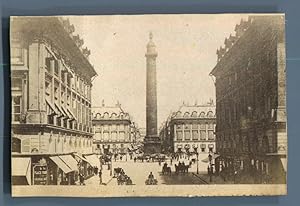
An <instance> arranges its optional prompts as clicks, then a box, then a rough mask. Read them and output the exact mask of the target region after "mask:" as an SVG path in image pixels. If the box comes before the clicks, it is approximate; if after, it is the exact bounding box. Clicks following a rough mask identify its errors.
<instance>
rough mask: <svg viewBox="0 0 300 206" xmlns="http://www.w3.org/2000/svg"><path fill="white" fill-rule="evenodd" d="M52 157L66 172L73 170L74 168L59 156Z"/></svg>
mask: <svg viewBox="0 0 300 206" xmlns="http://www.w3.org/2000/svg"><path fill="white" fill-rule="evenodd" d="M50 159H51V160H52V161H53V162H54V163H55V164H56V165H57V166H58V167H59V168H60V169H61V170H62V171H63V172H64V173H65V174H67V173H69V172H72V171H73V170H72V169H71V168H70V167H69V166H68V165H67V164H66V163H65V162H64V161H63V160H62V159H61V158H59V156H53V157H50Z"/></svg>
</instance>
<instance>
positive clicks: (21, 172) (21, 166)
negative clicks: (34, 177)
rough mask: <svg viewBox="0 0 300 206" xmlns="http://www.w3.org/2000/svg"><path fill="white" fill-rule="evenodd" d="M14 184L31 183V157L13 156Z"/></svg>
mask: <svg viewBox="0 0 300 206" xmlns="http://www.w3.org/2000/svg"><path fill="white" fill-rule="evenodd" d="M11 166H12V184H13V185H31V159H30V157H12V162H11Z"/></svg>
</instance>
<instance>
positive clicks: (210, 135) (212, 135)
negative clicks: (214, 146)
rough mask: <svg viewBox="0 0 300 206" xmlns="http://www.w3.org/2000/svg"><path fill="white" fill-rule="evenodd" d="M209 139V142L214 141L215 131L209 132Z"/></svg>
mask: <svg viewBox="0 0 300 206" xmlns="http://www.w3.org/2000/svg"><path fill="white" fill-rule="evenodd" d="M208 139H209V140H213V139H214V131H212V130H209V131H208Z"/></svg>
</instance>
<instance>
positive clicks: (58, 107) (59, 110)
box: [54, 103, 65, 117]
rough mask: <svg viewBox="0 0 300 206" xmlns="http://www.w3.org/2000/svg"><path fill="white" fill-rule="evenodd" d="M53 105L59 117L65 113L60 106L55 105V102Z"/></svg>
mask: <svg viewBox="0 0 300 206" xmlns="http://www.w3.org/2000/svg"><path fill="white" fill-rule="evenodd" d="M54 105H55V108H56V109H57V111H58V113H59V117H63V116H64V115H65V114H64V112H63V111H62V109H61V108H60V106H59V105H57V104H56V103H54Z"/></svg>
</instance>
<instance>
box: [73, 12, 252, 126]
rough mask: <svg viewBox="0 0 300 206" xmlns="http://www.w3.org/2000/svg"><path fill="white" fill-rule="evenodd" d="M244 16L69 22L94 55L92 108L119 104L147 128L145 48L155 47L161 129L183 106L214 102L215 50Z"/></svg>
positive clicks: (104, 18)
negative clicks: (163, 123)
mask: <svg viewBox="0 0 300 206" xmlns="http://www.w3.org/2000/svg"><path fill="white" fill-rule="evenodd" d="M241 18H245V19H246V18H247V17H246V16H245V15H139V16H135V15H131V16H125V15H122V16H78V17H70V20H71V23H73V24H74V25H75V33H74V34H79V35H80V36H81V37H82V38H83V39H84V47H85V46H87V47H88V48H89V49H90V50H91V56H90V61H91V63H92V64H93V65H94V67H95V69H96V71H97V73H98V76H97V77H96V78H95V80H94V81H93V85H94V86H93V88H92V105H93V106H100V105H101V104H102V100H104V102H105V105H107V106H113V105H115V104H116V103H117V101H119V102H120V103H121V105H122V108H123V109H124V110H125V111H127V112H128V113H130V115H131V116H132V117H133V120H134V121H135V122H136V123H137V124H138V126H139V127H145V125H146V123H145V120H146V111H145V110H146V109H145V108H146V91H145V89H146V59H145V52H146V45H147V43H148V40H149V32H150V31H152V33H153V41H154V43H155V45H156V47H157V52H158V57H157V63H156V64H157V101H158V127H160V124H161V123H162V122H163V121H165V120H166V118H167V116H168V115H169V114H170V112H171V111H176V110H177V109H178V108H179V106H180V105H182V102H183V101H184V102H186V103H189V104H195V103H196V102H197V103H198V104H201V103H206V102H208V101H209V99H210V98H212V99H214V100H215V88H214V84H213V80H212V79H211V77H210V76H209V72H210V71H211V70H212V69H213V67H214V66H215V65H216V60H217V57H216V50H217V48H219V47H220V46H223V45H224V40H225V38H226V37H228V36H229V35H230V34H234V28H235V25H236V24H238V23H239V22H240V20H241Z"/></svg>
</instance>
